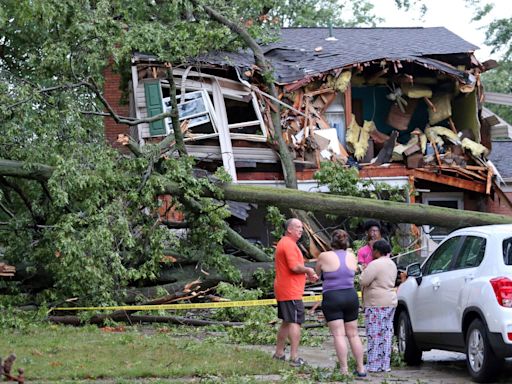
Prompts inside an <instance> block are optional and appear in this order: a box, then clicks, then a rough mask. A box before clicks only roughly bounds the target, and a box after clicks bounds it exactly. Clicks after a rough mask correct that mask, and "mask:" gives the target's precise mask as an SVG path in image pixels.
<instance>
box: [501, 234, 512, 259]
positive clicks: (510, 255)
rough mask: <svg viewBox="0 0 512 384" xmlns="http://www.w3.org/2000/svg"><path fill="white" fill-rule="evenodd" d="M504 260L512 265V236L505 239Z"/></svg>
mask: <svg viewBox="0 0 512 384" xmlns="http://www.w3.org/2000/svg"><path fill="white" fill-rule="evenodd" d="M503 261H504V262H505V264H506V265H512V237H509V238H508V239H505V240H503Z"/></svg>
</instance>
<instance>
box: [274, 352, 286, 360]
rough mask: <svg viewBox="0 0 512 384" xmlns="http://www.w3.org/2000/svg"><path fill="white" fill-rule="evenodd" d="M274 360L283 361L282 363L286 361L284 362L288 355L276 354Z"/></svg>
mask: <svg viewBox="0 0 512 384" xmlns="http://www.w3.org/2000/svg"><path fill="white" fill-rule="evenodd" d="M272 358H273V359H274V360H282V361H284V360H286V355H281V356H277V355H276V354H275V353H274V354H273V355H272Z"/></svg>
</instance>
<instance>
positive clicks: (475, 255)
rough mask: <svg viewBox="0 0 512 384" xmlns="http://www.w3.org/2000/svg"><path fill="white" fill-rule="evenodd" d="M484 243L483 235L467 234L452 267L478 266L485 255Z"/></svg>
mask: <svg viewBox="0 0 512 384" xmlns="http://www.w3.org/2000/svg"><path fill="white" fill-rule="evenodd" d="M485 244H486V240H485V239H484V238H483V237H478V236H467V237H466V238H465V239H464V243H463V244H462V248H461V250H460V252H459V257H458V258H457V261H456V262H455V265H454V269H464V268H475V267H478V266H479V265H480V263H481V262H482V260H483V258H484V255H485Z"/></svg>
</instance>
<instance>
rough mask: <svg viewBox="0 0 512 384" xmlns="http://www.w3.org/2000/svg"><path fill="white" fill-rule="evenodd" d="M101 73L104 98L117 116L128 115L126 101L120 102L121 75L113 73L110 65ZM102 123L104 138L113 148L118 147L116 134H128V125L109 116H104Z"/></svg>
mask: <svg viewBox="0 0 512 384" xmlns="http://www.w3.org/2000/svg"><path fill="white" fill-rule="evenodd" d="M103 75H104V77H105V85H104V89H103V95H104V97H105V99H106V100H107V102H108V103H109V104H110V105H111V107H112V109H113V110H114V111H115V112H116V113H117V114H118V115H119V116H123V117H127V116H130V108H129V105H128V103H126V104H121V97H122V91H121V89H120V87H121V76H120V75H119V74H117V73H114V72H113V71H112V67H111V66H110V65H109V66H107V67H106V68H105V70H104V72H103ZM104 124H105V138H106V140H107V142H108V143H110V144H111V145H112V146H113V147H114V148H120V145H119V144H117V143H116V140H117V135H119V134H120V133H124V134H127V135H129V134H130V127H129V126H127V125H125V124H117V123H116V122H115V121H114V119H112V118H110V117H106V118H105V119H104Z"/></svg>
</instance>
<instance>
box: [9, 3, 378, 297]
mask: <svg viewBox="0 0 512 384" xmlns="http://www.w3.org/2000/svg"><path fill="white" fill-rule="evenodd" d="M201 3H203V4H208V5H211V6H212V7H214V8H215V9H217V10H218V11H220V12H221V13H223V14H224V15H225V16H227V17H228V18H230V19H231V20H235V21H237V22H239V21H240V22H241V23H244V25H245V26H246V27H247V28H248V31H249V33H250V34H251V36H253V37H254V38H256V39H257V41H258V42H266V41H271V40H272V39H273V38H274V37H275V32H276V31H277V29H276V28H277V27H278V26H279V25H288V26H291V25H293V26H299V25H300V26H305V25H315V23H316V25H325V24H326V22H327V21H329V20H331V21H332V22H333V24H334V25H345V24H344V23H345V22H344V21H343V20H342V19H341V14H342V13H341V12H339V11H340V9H341V8H342V7H343V6H347V4H350V2H348V1H345V2H336V1H334V0H323V1H320V2H317V1H312V0H311V1H309V0H308V1H301V2H297V1H285V2H281V1H275V0H258V1H257V0H237V1H229V2H228V1H224V0H209V1H202V2H201ZM352 9H353V10H354V12H353V13H350V15H351V20H349V21H347V25H348V24H350V23H354V22H359V21H363V19H364V17H363V13H365V12H367V11H369V10H370V6H369V3H368V2H367V1H363V2H359V3H358V4H356V5H353V6H352ZM263 11H264V12H263ZM261 15H268V17H261V18H260V16H261ZM273 20H274V21H275V22H273ZM372 20H373V19H372V17H369V18H368V19H366V21H368V22H370V23H371V22H372ZM0 32H1V35H2V39H1V41H0V79H1V81H0V125H1V127H2V135H1V136H0V158H1V159H9V160H17V161H23V162H25V164H26V167H27V168H28V169H34V170H36V169H37V166H36V164H46V165H48V166H50V167H52V169H53V174H52V176H51V178H50V179H49V180H48V181H46V179H45V178H43V177H40V178H38V179H37V180H25V179H20V178H12V177H2V178H1V179H0V184H1V187H2V188H0V190H1V193H0V221H1V222H2V223H4V224H5V225H3V226H2V229H4V231H3V232H2V236H1V239H0V247H2V249H3V251H4V252H3V253H4V255H3V258H5V259H7V260H8V261H9V262H12V263H14V264H20V263H21V264H23V265H25V266H26V271H27V273H32V274H35V273H46V274H47V275H49V277H48V280H49V283H50V284H49V285H50V286H51V288H50V289H48V290H46V291H43V292H42V293H41V294H40V295H39V297H38V301H39V302H45V301H46V302H58V301H61V300H64V299H67V298H70V297H76V298H78V303H79V304H82V305H87V304H94V305H104V304H112V303H115V302H119V301H122V300H123V289H124V288H125V286H126V285H127V284H128V283H136V282H142V281H144V282H147V281H151V280H153V279H155V277H156V276H157V275H158V272H159V268H160V261H161V260H162V256H163V249H164V248H168V247H172V248H174V249H176V250H177V251H178V252H180V253H182V254H183V255H184V256H189V255H195V256H196V255H198V254H199V255H202V256H203V257H202V259H201V260H200V263H199V264H200V265H199V267H201V266H204V267H211V268H215V269H217V270H219V271H222V272H223V273H224V274H225V276H227V277H228V278H229V279H230V280H233V281H236V280H237V279H238V278H239V277H240V276H239V271H237V270H236V269H235V268H233V267H232V266H231V264H230V263H229V260H228V259H227V258H226V257H225V256H224V255H223V250H222V248H223V239H224V234H225V231H224V228H225V227H224V225H225V223H224V219H226V218H227V217H228V215H229V213H228V211H227V209H226V207H225V206H223V205H222V204H221V203H219V200H220V199H221V198H222V193H221V190H220V188H218V187H217V186H216V185H215V184H213V183H210V182H209V181H208V180H207V179H206V178H195V177H193V176H192V168H193V166H194V163H193V161H192V160H191V159H189V158H181V159H173V158H170V159H162V158H160V149H159V148H158V147H157V146H156V145H151V144H147V145H145V146H144V147H143V149H142V156H140V157H139V158H133V157H128V156H126V155H123V154H121V153H119V152H118V151H115V150H113V149H112V148H110V147H109V146H108V145H107V144H106V142H105V135H104V121H103V116H102V111H104V110H105V105H104V104H103V102H102V99H101V97H99V95H98V94H97V92H101V91H102V89H103V88H102V87H103V79H104V70H105V67H106V66H107V64H108V63H113V66H114V70H117V71H119V72H122V73H124V74H128V76H129V75H130V59H131V54H132V53H133V52H134V51H139V52H147V53H151V54H154V55H156V56H157V57H159V58H160V59H161V60H164V61H169V62H172V63H176V62H181V61H182V60H183V59H184V58H185V57H190V56H194V55H196V54H199V53H202V52H205V51H207V50H210V49H238V48H241V47H242V46H243V43H242V40H241V39H240V38H239V36H237V35H235V34H234V33H233V32H232V31H231V30H229V29H228V28H226V27H225V26H223V25H220V24H219V23H217V22H215V21H212V20H211V19H210V18H209V17H208V15H207V14H206V13H205V12H204V10H203V9H202V8H195V7H194V6H192V4H191V2H190V1H187V0H176V1H146V0H73V1H64V2H62V1H57V0H5V1H2V2H1V3H0ZM125 83H126V82H125ZM94 87H97V92H96V91H94ZM123 91H126V89H123ZM217 178H218V179H219V180H220V182H226V181H228V179H229V178H228V177H227V174H226V173H222V171H220V172H219V173H218V174H217ZM167 182H174V183H178V184H179V185H180V187H181V190H182V191H183V193H184V198H183V200H182V201H181V203H182V204H179V203H178V202H176V201H175V202H174V203H176V208H177V209H180V210H182V211H183V212H184V213H185V217H186V218H187V221H188V222H190V223H191V228H190V230H189V231H188V232H187V233H186V235H185V236H183V237H181V238H177V237H175V236H174V235H173V234H172V233H171V232H170V231H168V230H167V229H166V228H164V227H163V226H161V225H160V223H161V222H160V217H159V214H158V209H159V204H160V203H159V200H158V199H157V198H155V197H156V196H158V195H159V194H160V193H162V191H163V190H164V186H165V184H166V183H167ZM204 188H207V189H209V190H210V191H211V192H212V193H213V196H214V197H215V198H216V199H211V198H202V197H200V191H201V190H203V189H204ZM276 220H277V216H276ZM276 228H277V226H276ZM2 284H4V283H2ZM13 285H14V283H12V284H10V286H13Z"/></svg>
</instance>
